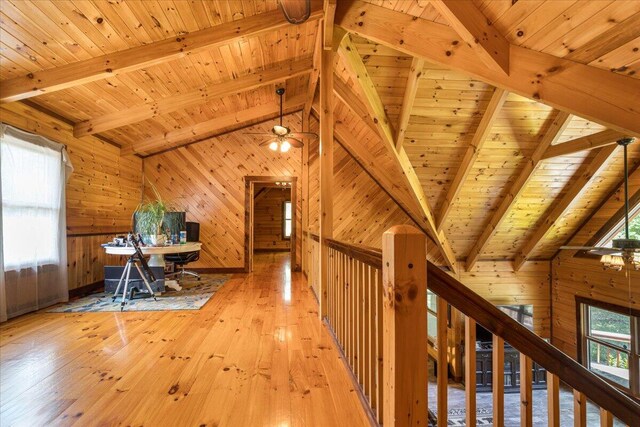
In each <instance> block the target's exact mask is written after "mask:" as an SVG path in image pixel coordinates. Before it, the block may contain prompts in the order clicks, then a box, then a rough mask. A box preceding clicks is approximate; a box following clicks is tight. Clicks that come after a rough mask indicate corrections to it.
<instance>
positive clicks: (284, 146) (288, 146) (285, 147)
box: [280, 139, 291, 153]
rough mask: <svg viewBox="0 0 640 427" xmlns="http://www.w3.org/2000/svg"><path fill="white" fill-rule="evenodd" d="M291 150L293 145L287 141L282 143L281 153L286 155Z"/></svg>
mask: <svg viewBox="0 0 640 427" xmlns="http://www.w3.org/2000/svg"><path fill="white" fill-rule="evenodd" d="M290 149H291V143H290V142H289V141H287V140H286V139H285V140H284V141H282V142H281V143H280V152H282V153H286V152H287V151H289V150H290Z"/></svg>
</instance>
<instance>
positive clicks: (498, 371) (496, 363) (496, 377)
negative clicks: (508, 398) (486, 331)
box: [491, 335, 504, 427]
mask: <svg viewBox="0 0 640 427" xmlns="http://www.w3.org/2000/svg"><path fill="white" fill-rule="evenodd" d="M492 347H493V351H492V353H491V359H492V369H491V372H492V373H491V375H492V376H491V384H492V388H493V425H494V426H495V427H503V426H504V340H503V339H502V338H500V337H499V336H497V335H494V336H493V345H492Z"/></svg>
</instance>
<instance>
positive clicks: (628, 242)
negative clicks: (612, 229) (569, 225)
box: [560, 138, 640, 270]
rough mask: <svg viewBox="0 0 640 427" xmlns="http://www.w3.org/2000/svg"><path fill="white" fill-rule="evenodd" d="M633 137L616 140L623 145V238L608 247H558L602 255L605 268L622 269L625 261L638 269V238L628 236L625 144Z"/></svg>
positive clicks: (639, 253)
mask: <svg viewBox="0 0 640 427" xmlns="http://www.w3.org/2000/svg"><path fill="white" fill-rule="evenodd" d="M634 140H635V138H622V139H620V140H618V141H617V143H618V145H621V146H623V147H624V232H625V235H624V238H622V239H613V242H612V245H611V247H610V248H608V247H598V246H561V247H560V249H567V250H574V251H587V252H588V253H591V254H594V255H602V259H601V262H602V263H603V264H604V265H605V267H606V268H611V269H614V270H622V268H623V267H624V265H625V263H629V264H630V265H633V266H635V268H636V269H640V240H639V239H631V238H630V237H629V169H628V164H627V146H628V145H629V144H631V143H632V142H633V141H634Z"/></svg>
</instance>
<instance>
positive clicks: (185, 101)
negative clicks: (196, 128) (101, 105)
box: [73, 58, 313, 138]
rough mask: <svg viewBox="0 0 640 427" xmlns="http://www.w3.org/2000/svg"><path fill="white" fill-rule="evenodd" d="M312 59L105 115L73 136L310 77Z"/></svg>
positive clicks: (83, 124)
mask: <svg viewBox="0 0 640 427" xmlns="http://www.w3.org/2000/svg"><path fill="white" fill-rule="evenodd" d="M312 66H313V62H312V60H311V58H307V59H302V60H298V61H285V62H284V63H280V64H278V65H276V66H274V67H270V68H267V69H265V70H261V71H257V72H255V73H252V74H249V75H246V76H242V77H238V78H237V79H233V80H228V81H225V82H221V83H217V84H213V85H208V86H206V87H203V88H201V89H198V90H194V91H191V92H187V93H184V94H179V95H175V96H169V97H166V98H162V99H160V100H158V101H153V102H147V103H145V104H142V105H137V106H134V107H131V108H127V109H124V110H119V111H116V112H114V113H111V114H104V115H102V116H99V117H95V118H93V119H89V120H85V121H83V122H80V123H78V124H76V125H75V126H74V127H73V134H74V136H75V137H77V138H79V137H81V136H84V135H89V134H95V133H100V132H105V131H108V130H110V129H115V128H118V127H121V126H126V125H130V124H133V123H137V122H141V121H143V120H147V119H151V118H154V117H158V116H162V115H164V114H168V113H171V112H173V111H178V110H181V109H184V108H189V107H193V106H196V105H199V104H203V103H205V102H208V101H210V100H212V99H217V98H222V97H224V96H228V95H232V94H235V93H240V92H246V91H250V90H254V89H257V88H259V87H262V86H264V85H269V84H273V83H277V82H281V81H283V80H286V79H289V78H292V77H296V76H300V75H303V74H308V73H310V72H311V71H312Z"/></svg>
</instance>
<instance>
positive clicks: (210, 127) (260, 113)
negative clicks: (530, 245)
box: [120, 95, 305, 156]
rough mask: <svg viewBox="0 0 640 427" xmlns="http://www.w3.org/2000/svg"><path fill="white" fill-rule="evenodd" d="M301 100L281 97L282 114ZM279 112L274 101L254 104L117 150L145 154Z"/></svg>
mask: <svg viewBox="0 0 640 427" xmlns="http://www.w3.org/2000/svg"><path fill="white" fill-rule="evenodd" d="M304 101H305V97H304V95H298V96H296V97H294V98H290V99H286V100H285V101H284V114H291V113H293V112H295V111H299V110H301V109H302V108H303V106H304ZM279 112H280V106H279V105H278V104H277V103H275V102H271V103H267V104H263V105H258V106H255V107H251V108H248V109H246V110H242V111H238V112H235V113H230V114H227V115H224V116H220V117H216V118H215V119H212V120H207V121H205V122H201V123H197V124H195V125H193V126H188V127H185V128H180V129H176V130H173V131H170V132H166V133H164V134H161V135H157V136H153V137H151V138H148V139H145V140H143V141H140V142H136V143H135V144H129V145H125V146H123V147H122V148H121V150H120V154H121V155H123V156H125V155H129V154H142V155H149V154H151V153H153V152H155V151H159V150H165V149H168V148H175V147H179V146H181V145H185V144H188V143H190V142H193V140H194V139H197V138H203V137H205V136H207V135H210V136H209V137H210V138H213V137H214V136H216V134H218V133H220V132H225V131H227V130H228V128H238V127H242V126H243V125H245V124H246V123H247V122H255V121H263V120H269V119H271V118H275V117H276V116H278V114H279Z"/></svg>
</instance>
